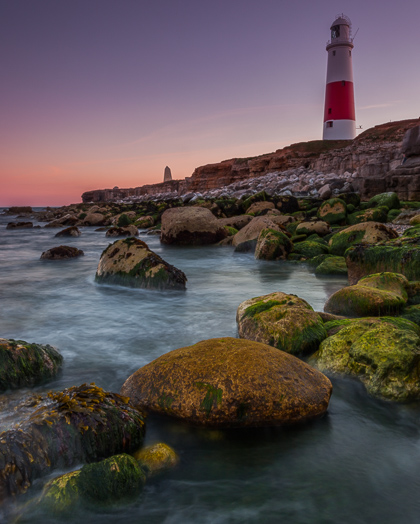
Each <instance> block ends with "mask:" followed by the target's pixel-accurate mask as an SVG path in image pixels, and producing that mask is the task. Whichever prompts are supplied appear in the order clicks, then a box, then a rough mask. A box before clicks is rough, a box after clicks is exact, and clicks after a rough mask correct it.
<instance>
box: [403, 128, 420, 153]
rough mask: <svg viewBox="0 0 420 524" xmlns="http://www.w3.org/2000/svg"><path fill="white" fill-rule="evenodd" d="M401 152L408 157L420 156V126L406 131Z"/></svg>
mask: <svg viewBox="0 0 420 524" xmlns="http://www.w3.org/2000/svg"><path fill="white" fill-rule="evenodd" d="M401 151H402V152H403V153H404V155H405V156H406V157H408V158H409V157H412V156H420V126H416V127H412V128H411V129H409V130H408V131H406V133H405V135H404V138H403V143H402V146H401Z"/></svg>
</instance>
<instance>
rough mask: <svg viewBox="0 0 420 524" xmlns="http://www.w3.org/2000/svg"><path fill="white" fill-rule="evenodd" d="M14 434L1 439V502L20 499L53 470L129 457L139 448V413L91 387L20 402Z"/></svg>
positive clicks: (116, 397)
mask: <svg viewBox="0 0 420 524" xmlns="http://www.w3.org/2000/svg"><path fill="white" fill-rule="evenodd" d="M16 409H17V411H18V412H19V410H22V412H23V413H25V415H24V416H23V417H22V420H21V421H20V423H19V426H18V427H17V428H14V429H11V430H8V431H4V432H3V433H2V434H1V438H0V498H1V499H4V498H5V497H7V496H10V495H16V494H18V493H22V492H24V491H26V490H27V489H28V487H29V486H30V485H31V484H32V482H33V481H34V480H35V479H36V478H39V477H41V476H44V475H47V474H51V472H52V471H53V469H55V468H64V467H69V466H72V465H75V464H80V463H81V462H82V463H83V462H92V461H96V460H102V459H104V458H106V457H108V456H110V455H115V454H118V453H123V452H127V453H132V452H134V451H135V450H137V449H138V448H139V447H140V446H141V445H142V443H143V438H144V433H145V424H144V416H143V413H142V412H140V411H139V410H138V409H137V408H135V407H133V406H132V405H131V404H130V402H129V399H128V398H126V397H122V396H121V395H117V394H115V393H109V392H106V391H104V390H103V389H101V388H98V387H97V386H95V384H89V385H88V384H83V385H81V386H77V387H76V386H74V387H71V388H67V389H65V390H64V391H57V392H50V393H48V394H47V395H44V396H42V395H37V396H35V397H32V398H30V399H29V400H28V399H25V400H24V401H22V403H21V405H18V406H17V408H16Z"/></svg>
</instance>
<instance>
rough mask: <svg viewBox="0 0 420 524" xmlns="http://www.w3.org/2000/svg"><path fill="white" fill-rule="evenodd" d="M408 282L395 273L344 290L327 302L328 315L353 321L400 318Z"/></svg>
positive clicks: (368, 278)
mask: <svg viewBox="0 0 420 524" xmlns="http://www.w3.org/2000/svg"><path fill="white" fill-rule="evenodd" d="M406 285H408V281H407V279H406V278H405V277H404V276H403V275H398V274H395V273H378V274H375V275H369V276H368V277H366V278H363V279H361V280H359V282H358V283H357V284H356V285H353V286H348V287H344V288H342V289H339V290H338V291H337V292H335V293H334V294H333V295H331V297H330V298H329V299H328V300H327V302H326V304H325V306H324V309H325V311H327V312H328V313H333V314H335V315H344V316H349V317H368V316H383V315H398V314H399V312H400V311H401V309H402V308H403V307H404V306H405V303H406V301H407V292H406V291H405V286H406Z"/></svg>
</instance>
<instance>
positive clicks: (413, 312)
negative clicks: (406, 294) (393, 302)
mask: <svg viewBox="0 0 420 524" xmlns="http://www.w3.org/2000/svg"><path fill="white" fill-rule="evenodd" d="M401 318H404V319H406V320H410V321H411V322H414V323H415V324H416V325H417V326H420V304H415V305H413V306H408V307H406V308H404V309H403V311H402V313H401Z"/></svg>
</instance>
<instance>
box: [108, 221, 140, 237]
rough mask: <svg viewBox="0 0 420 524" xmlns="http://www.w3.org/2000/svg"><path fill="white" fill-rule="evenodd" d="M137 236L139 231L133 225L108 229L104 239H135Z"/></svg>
mask: <svg viewBox="0 0 420 524" xmlns="http://www.w3.org/2000/svg"><path fill="white" fill-rule="evenodd" d="M138 234H139V230H138V229H137V228H136V226H135V225H133V224H130V225H128V226H125V227H110V228H109V229H108V230H107V232H106V233H105V236H106V237H111V238H115V237H136V236H137V235H138Z"/></svg>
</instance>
